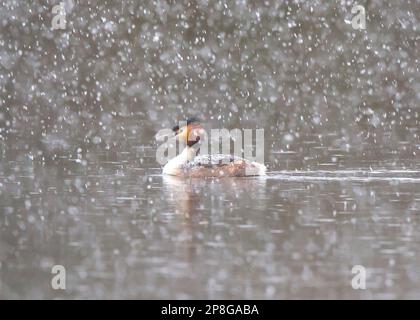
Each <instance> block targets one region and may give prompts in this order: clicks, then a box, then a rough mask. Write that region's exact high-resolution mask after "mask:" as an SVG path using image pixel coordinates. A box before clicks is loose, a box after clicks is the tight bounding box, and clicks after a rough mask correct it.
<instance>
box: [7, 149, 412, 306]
mask: <svg viewBox="0 0 420 320" xmlns="http://www.w3.org/2000/svg"><path fill="white" fill-rule="evenodd" d="M132 154H135V153H132ZM129 156H130V154H127V155H121V158H120V159H116V160H115V161H109V160H106V161H103V162H100V163H99V164H98V163H96V162H89V163H87V164H86V165H83V164H79V163H76V162H74V161H67V160H63V161H61V162H60V163H58V164H57V165H56V166H55V168H56V170H53V169H51V168H50V169H48V168H45V167H43V166H41V167H39V166H37V165H36V164H34V163H30V162H27V161H25V162H21V163H20V162H11V163H9V164H8V166H3V167H2V172H1V177H3V178H2V181H1V185H0V191H1V194H0V199H1V209H2V215H1V216H0V230H1V232H0V258H1V260H0V261H1V265H0V288H1V291H0V295H1V296H2V297H9V298H10V297H14V298H29V297H38V298H55V297H57V298H94V297H95V298H177V299H178V298H268V299H273V298H370V297H376V298H401V297H411V298H412V297H419V296H420V290H419V288H420V277H419V276H418V272H417V270H418V266H419V264H420V261H419V256H420V251H419V248H420V247H419V246H418V243H419V241H420V238H419V234H420V219H419V215H418V213H419V212H420V191H419V190H420V188H419V187H420V183H418V182H416V181H407V180H405V179H404V177H412V178H415V177H417V176H416V173H415V172H414V171H415V170H414V171H413V170H412V171H405V170H401V171H398V172H397V171H395V172H387V171H386V170H383V171H382V170H376V171H375V170H373V171H372V170H365V169H358V170H353V171H349V170H344V171H340V170H337V172H335V173H334V171H333V170H328V171H326V170H321V169H319V170H312V171H305V172H299V171H297V172H294V171H280V172H273V173H271V174H270V175H269V176H268V177H255V178H224V179H218V180H214V179H187V180H183V179H179V178H176V177H170V176H162V175H161V174H160V172H161V168H156V167H154V166H153V162H151V163H150V165H148V164H143V167H141V168H139V167H137V166H136V160H135V159H132V158H130V157H129ZM124 157H125V158H124ZM372 176H375V177H377V178H376V179H373V180H370V179H368V178H369V177H372ZM325 177H329V178H331V179H323V178H325ZM349 177H350V178H349ZM351 177H353V178H355V177H356V178H357V179H353V178H351ZM53 264H62V265H64V266H65V267H66V270H67V279H68V283H67V288H68V289H67V290H66V291H64V292H57V291H54V290H52V289H51V287H50V279H51V266H52V265H53ZM355 264H361V265H364V266H365V267H366V268H367V270H368V274H369V277H368V280H367V288H368V290H364V291H355V290H353V289H352V288H351V285H350V281H351V277H352V274H351V268H352V266H353V265H355Z"/></svg>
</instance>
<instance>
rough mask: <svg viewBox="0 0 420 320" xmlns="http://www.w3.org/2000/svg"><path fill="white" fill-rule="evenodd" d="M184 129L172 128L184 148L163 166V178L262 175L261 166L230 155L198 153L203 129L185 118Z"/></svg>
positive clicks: (264, 170)
mask: <svg viewBox="0 0 420 320" xmlns="http://www.w3.org/2000/svg"><path fill="white" fill-rule="evenodd" d="M184 123H186V124H185V125H184V126H182V127H180V126H175V127H173V129H172V130H173V132H174V136H175V137H176V138H177V139H179V141H181V142H184V143H185V148H184V150H182V152H181V153H180V154H179V155H177V156H176V157H174V158H172V159H170V160H169V161H168V162H167V163H166V164H165V166H164V167H163V171H162V173H163V174H165V175H171V176H178V177H190V178H223V177H248V176H265V175H266V171H267V168H266V166H265V165H264V164H262V163H258V162H255V161H250V160H247V159H244V158H241V157H237V156H234V155H230V154H203V155H201V154H199V153H200V144H201V141H202V137H203V136H204V133H205V131H204V127H203V126H202V125H201V122H200V121H199V120H198V119H197V118H189V119H187V121H186V122H184Z"/></svg>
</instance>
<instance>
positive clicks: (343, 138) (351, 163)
mask: <svg viewBox="0 0 420 320" xmlns="http://www.w3.org/2000/svg"><path fill="white" fill-rule="evenodd" d="M64 2H65V8H66V21H67V24H66V27H65V28H64V29H60V30H52V29H51V19H52V16H53V14H52V13H51V10H52V6H53V5H54V4H55V3H52V2H49V1H14V0H5V1H3V2H2V4H1V5H0V298H1V299H101V298H103V299H123V298H128V299H303V298H308V299H322V298H325V299H347V298H351V299H380V298H383V299H401V298H406V299H419V298H420V161H419V152H420V138H419V101H420V94H419V92H420V73H419V57H420V50H419V40H420V39H419V32H418V31H419V30H420V18H419V14H418V13H419V12H420V11H419V10H418V7H419V4H418V1H388V2H386V1H366V3H364V4H363V5H365V7H366V13H367V21H366V24H367V28H366V30H354V29H353V28H352V25H351V23H349V21H350V20H351V19H352V14H351V9H352V7H351V6H352V4H351V3H349V2H348V1H307V2H305V1H252V2H251V1H242V0H241V1H239V0H238V1H204V0H197V1H176V2H175V1H123V2H116V1H115V2H114V1H103V0H101V1H99V0H98V1H95V0H93V1H87V2H84V1H71V0H68V1H64ZM188 116H195V117H198V118H200V119H201V121H202V122H203V125H205V126H206V127H207V128H227V129H229V130H231V129H234V128H239V129H244V128H246V129H256V128H263V129H264V137H265V139H264V147H265V159H264V163H265V164H266V165H267V167H268V175H267V176H266V177H249V178H225V179H179V178H175V177H168V176H163V175H162V174H161V170H162V167H161V165H160V164H159V163H158V162H157V161H156V150H157V148H158V146H159V144H158V142H157V141H156V140H155V135H156V133H157V132H158V131H159V130H160V129H162V128H171V127H172V126H174V125H176V124H177V123H178V121H180V120H183V119H185V118H186V117H188ZM55 265H61V266H63V267H64V268H65V275H66V278H65V289H64V290H61V289H58V290H57V289H54V288H53V286H52V279H53V277H54V276H55V275H54V274H52V267H53V266H55ZM354 266H362V267H363V268H365V270H366V277H365V280H366V288H365V289H357V288H356V289H355V288H353V286H352V283H353V280H354V277H355V276H357V274H355V273H353V272H352V270H353V267H354Z"/></svg>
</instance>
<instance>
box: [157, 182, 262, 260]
mask: <svg viewBox="0 0 420 320" xmlns="http://www.w3.org/2000/svg"><path fill="white" fill-rule="evenodd" d="M265 184H266V179H265V178H262V177H259V178H223V179H197V178H191V179H185V178H180V177H174V176H166V175H164V176H163V185H164V190H165V193H166V199H167V201H168V203H169V205H170V206H171V208H173V211H174V213H175V214H179V215H182V217H183V218H182V223H179V225H178V226H176V227H179V234H180V238H179V240H178V241H177V243H176V250H177V251H178V254H179V255H180V256H182V257H183V258H185V259H187V260H188V261H192V260H194V258H195V257H196V256H197V255H198V254H197V251H198V250H199V248H200V246H201V245H203V244H204V243H203V241H206V237H207V236H208V235H206V234H205V233H206V227H205V225H207V224H208V223H210V222H211V221H212V218H211V216H212V215H215V214H218V213H224V212H226V211H227V210H235V209H236V210H243V208H249V207H254V208H256V206H257V205H258V203H260V204H264V205H265V203H266V201H265V200H266V199H265V189H266V187H265ZM258 200H261V201H258ZM256 201H258V203H257V202H256ZM259 209H260V210H261V209H263V210H264V208H261V207H260V208H259ZM217 219H220V216H218V217H217ZM177 221H179V220H177ZM219 222H220V221H219ZM226 223H228V222H226ZM229 223H231V222H229ZM207 229H208V228H207ZM210 229H211V228H210ZM210 238H211V236H210Z"/></svg>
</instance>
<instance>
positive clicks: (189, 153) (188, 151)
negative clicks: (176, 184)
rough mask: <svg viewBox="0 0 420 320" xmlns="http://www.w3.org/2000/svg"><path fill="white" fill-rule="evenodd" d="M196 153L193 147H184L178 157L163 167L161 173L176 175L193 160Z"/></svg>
mask: <svg viewBox="0 0 420 320" xmlns="http://www.w3.org/2000/svg"><path fill="white" fill-rule="evenodd" d="M196 152H197V150H196V149H194V148H193V147H188V146H187V147H185V149H184V150H183V151H182V152H181V153H180V154H179V155H178V156H176V157H175V158H173V159H171V160H169V161H168V163H167V164H166V165H165V166H164V167H163V173H164V174H170V175H177V174H178V173H179V170H181V169H182V167H183V166H184V165H185V164H187V162H189V161H192V160H193V159H194V158H195V155H196Z"/></svg>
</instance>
